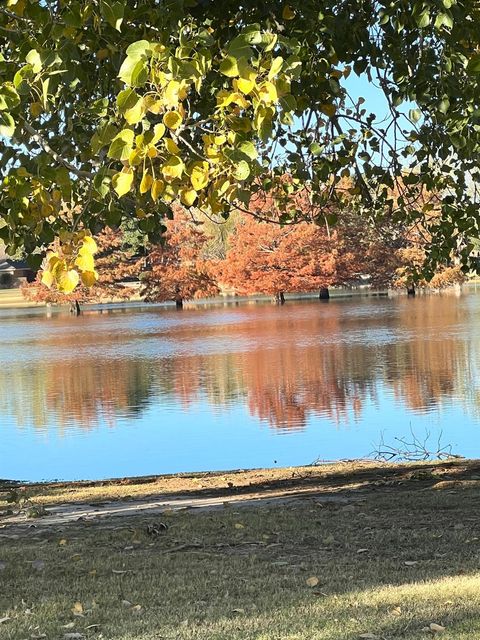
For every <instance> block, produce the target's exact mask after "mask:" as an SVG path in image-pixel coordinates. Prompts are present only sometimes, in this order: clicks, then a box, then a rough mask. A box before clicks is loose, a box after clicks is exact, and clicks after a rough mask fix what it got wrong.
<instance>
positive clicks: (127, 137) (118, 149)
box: [107, 129, 135, 160]
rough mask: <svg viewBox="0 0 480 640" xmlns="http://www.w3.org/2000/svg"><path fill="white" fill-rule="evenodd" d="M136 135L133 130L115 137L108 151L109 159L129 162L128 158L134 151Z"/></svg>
mask: <svg viewBox="0 0 480 640" xmlns="http://www.w3.org/2000/svg"><path fill="white" fill-rule="evenodd" d="M134 136H135V134H134V133H133V131H132V129H123V131H120V133H119V134H117V135H116V136H115V138H114V139H113V140H112V143H111V145H110V147H109V149H108V154H107V155H108V157H109V158H114V159H115V160H128V156H129V155H130V154H131V152H132V149H133V139H134Z"/></svg>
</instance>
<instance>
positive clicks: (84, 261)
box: [75, 252, 95, 271]
mask: <svg viewBox="0 0 480 640" xmlns="http://www.w3.org/2000/svg"><path fill="white" fill-rule="evenodd" d="M75 264H76V265H77V267H78V268H79V269H80V271H93V270H94V269H95V260H94V259H93V256H92V254H91V253H86V252H85V253H81V254H79V256H78V258H77V259H76V260H75Z"/></svg>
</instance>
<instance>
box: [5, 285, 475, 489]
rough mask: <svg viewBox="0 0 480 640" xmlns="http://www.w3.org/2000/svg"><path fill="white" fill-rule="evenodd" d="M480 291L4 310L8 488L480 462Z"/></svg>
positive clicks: (471, 289)
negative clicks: (376, 459) (377, 458)
mask: <svg viewBox="0 0 480 640" xmlns="http://www.w3.org/2000/svg"><path fill="white" fill-rule="evenodd" d="M479 326H480V293H478V294H477V293H476V292H475V289H474V288H470V289H469V290H468V291H464V292H463V293H462V295H460V296H455V295H450V294H449V295H431V296H420V297H417V298H415V299H407V298H406V297H397V298H353V299H342V300H340V299H338V300H331V301H330V302H329V303H320V302H318V301H309V302H288V303H287V304H286V305H285V306H284V307H276V306H273V305H268V304H248V305H243V306H228V307H226V306H225V307H219V306H217V307H209V308H207V307H205V308H194V309H185V310H183V311H182V312H177V311H174V310H171V309H166V308H158V307H153V308H148V307H147V308H143V309H141V310H126V309H118V308H117V309H115V310H104V311H103V312H102V313H100V312H98V311H86V312H85V313H84V314H83V315H82V316H81V317H79V318H71V317H70V316H69V315H68V314H64V313H56V314H53V315H52V316H51V317H47V316H46V314H45V311H44V310H42V311H41V313H40V314H38V313H32V312H23V313H22V312H19V311H7V310H3V311H0V478H2V477H3V478H11V479H22V480H41V479H56V478H58V479H81V478H84V479H87V478H88V479H93V478H106V477H114V476H126V475H144V474H160V473H172V472H178V471H200V470H213V469H236V468H248V467H264V466H276V465H278V466H287V465H298V464H308V463H311V462H312V461H314V460H315V459H317V458H320V459H324V460H333V459H339V458H355V457H364V456H367V455H368V454H370V453H371V452H372V451H373V450H374V449H375V448H376V446H378V444H379V443H380V441H381V439H382V437H383V439H384V441H385V442H387V443H392V444H393V443H394V442H395V440H394V439H395V437H402V436H409V435H410V431H411V430H412V431H413V432H414V433H415V434H416V435H417V436H418V437H419V438H420V439H422V440H423V439H424V438H425V437H426V434H427V433H430V440H429V444H430V445H431V447H432V448H435V446H436V444H437V441H438V439H439V438H440V439H441V443H442V445H447V444H450V445H452V450H453V451H454V452H455V453H458V454H462V455H464V456H468V457H480V437H479V436H480V378H479V366H480V332H479Z"/></svg>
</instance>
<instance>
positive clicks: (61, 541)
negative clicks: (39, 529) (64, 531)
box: [58, 538, 68, 547]
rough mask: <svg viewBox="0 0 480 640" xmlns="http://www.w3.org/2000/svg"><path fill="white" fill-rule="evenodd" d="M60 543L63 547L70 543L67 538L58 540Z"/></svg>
mask: <svg viewBox="0 0 480 640" xmlns="http://www.w3.org/2000/svg"><path fill="white" fill-rule="evenodd" d="M58 544H59V545H60V546H61V547H65V546H66V545H67V544H68V541H67V540H66V539H65V538H62V539H61V540H59V541H58Z"/></svg>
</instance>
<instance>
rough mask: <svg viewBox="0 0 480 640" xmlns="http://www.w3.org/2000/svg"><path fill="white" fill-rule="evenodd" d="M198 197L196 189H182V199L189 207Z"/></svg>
mask: <svg viewBox="0 0 480 640" xmlns="http://www.w3.org/2000/svg"><path fill="white" fill-rule="evenodd" d="M197 197H198V193H197V192H196V191H195V189H180V200H181V202H182V203H183V204H184V205H186V206H187V207H191V206H192V205H193V203H194V202H195V200H196V199H197Z"/></svg>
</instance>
